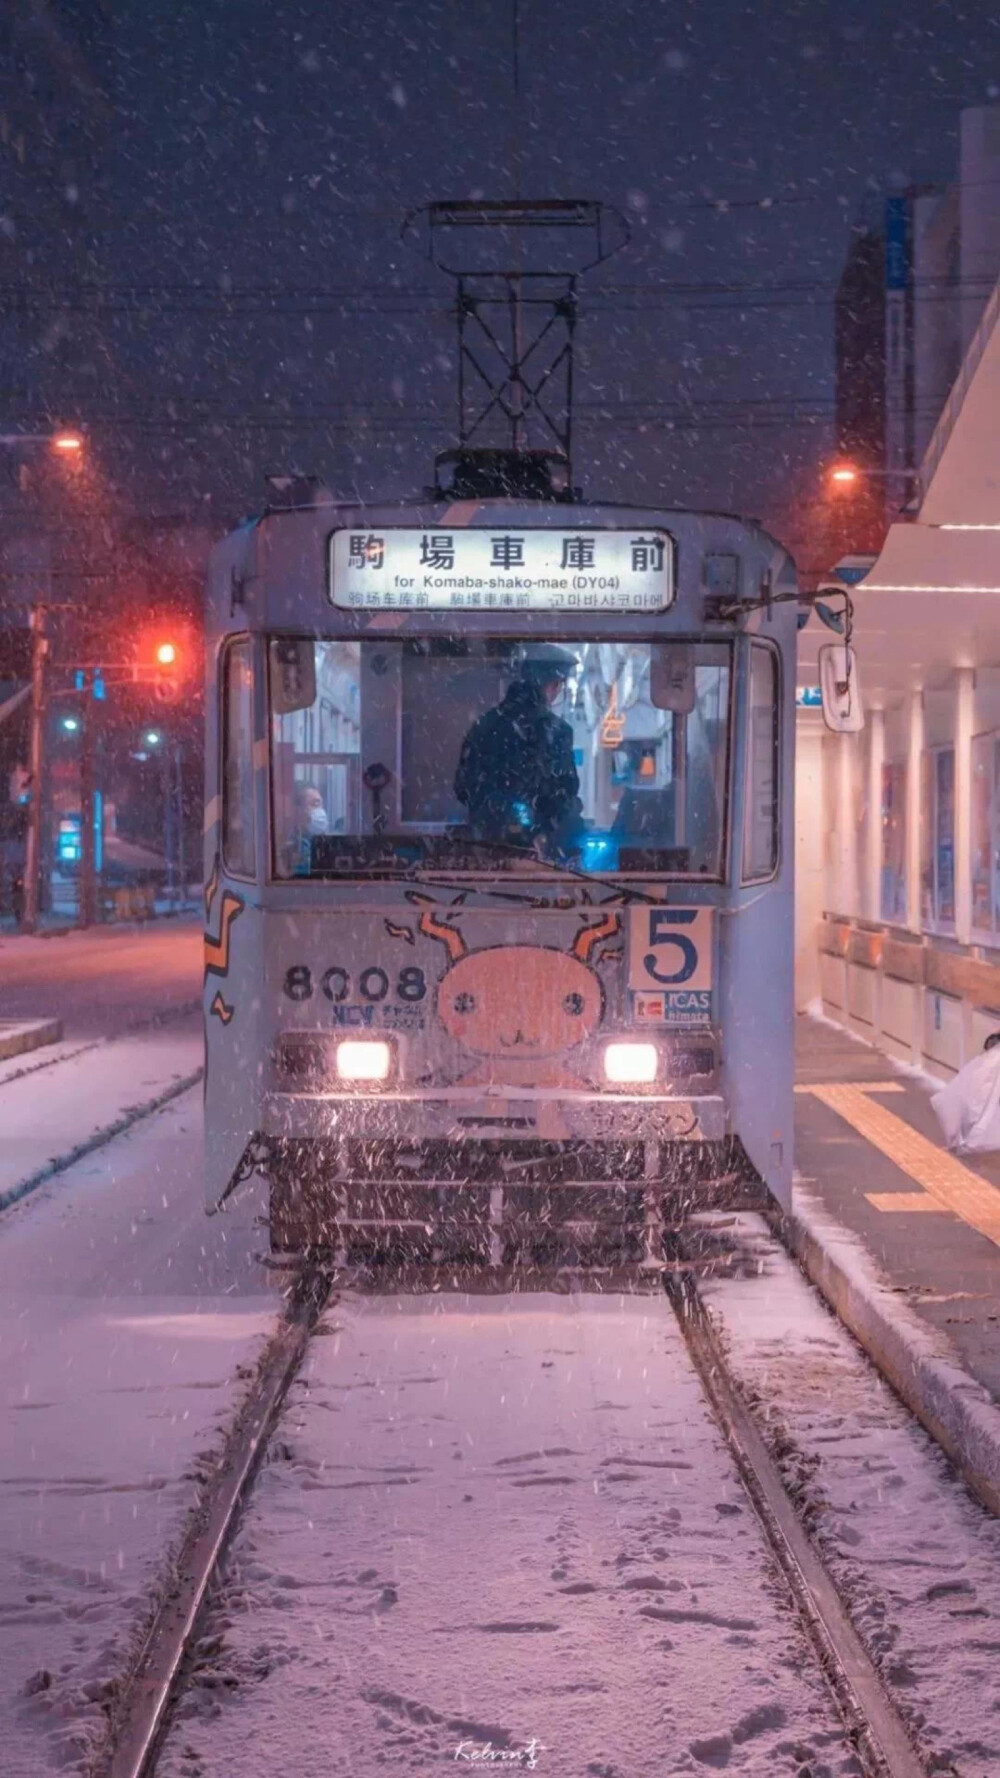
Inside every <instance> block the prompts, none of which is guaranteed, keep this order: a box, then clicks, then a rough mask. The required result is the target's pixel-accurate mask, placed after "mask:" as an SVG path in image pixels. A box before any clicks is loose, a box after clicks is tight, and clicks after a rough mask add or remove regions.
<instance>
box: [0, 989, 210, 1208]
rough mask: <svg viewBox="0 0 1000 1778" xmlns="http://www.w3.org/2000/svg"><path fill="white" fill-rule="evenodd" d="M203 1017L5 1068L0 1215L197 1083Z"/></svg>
mask: <svg viewBox="0 0 1000 1778" xmlns="http://www.w3.org/2000/svg"><path fill="white" fill-rule="evenodd" d="M202 1049H203V1046H202V1034H201V1015H200V1014H198V1013H189V1014H188V1015H186V1017H184V1018H180V1019H177V1020H175V1021H172V1022H171V1023H169V1024H166V1025H162V1026H151V1027H149V1028H148V1029H146V1030H144V1031H136V1032H133V1033H132V1034H131V1036H129V1037H120V1038H116V1039H113V1040H111V1041H109V1042H106V1043H96V1044H94V1045H93V1046H91V1047H89V1048H85V1049H81V1050H80V1051H79V1052H78V1053H75V1054H74V1053H70V1054H68V1055H63V1056H60V1057H53V1058H51V1059H50V1060H49V1059H47V1058H46V1057H45V1054H44V1052H32V1053H31V1054H30V1055H28V1056H19V1057H16V1058H13V1059H12V1060H11V1061H10V1062H7V1063H6V1064H4V1066H3V1068H2V1069H0V1209H3V1208H5V1207H6V1206H7V1205H8V1204H9V1203H12V1202H13V1201H14V1200H15V1198H17V1197H18V1195H20V1194H22V1193H23V1192H24V1191H25V1190H26V1189H28V1188H30V1187H31V1186H32V1185H33V1184H34V1183H36V1182H37V1181H39V1180H40V1179H41V1178H43V1177H44V1176H45V1175H46V1174H47V1173H48V1172H51V1171H53V1170H54V1169H55V1168H57V1167H58V1166H59V1165H60V1164H65V1162H66V1161H67V1159H72V1158H74V1157H75V1155H77V1154H78V1153H80V1152H81V1151H82V1150H84V1149H86V1148H87V1147H89V1146H90V1145H92V1144H93V1143H94V1142H95V1140H97V1139H99V1138H100V1137H101V1135H102V1133H106V1132H113V1131H116V1130H118V1129H120V1128H122V1127H123V1126H124V1125H125V1124H127V1123H128V1122H129V1121H130V1120H131V1119H132V1118H133V1117H134V1115H135V1113H136V1111H137V1110H138V1109H139V1108H141V1107H145V1106H148V1105H150V1104H152V1103H154V1102H157V1101H162V1100H163V1099H164V1097H165V1096H167V1095H168V1094H170V1093H172V1092H176V1091H178V1090H180V1089H182V1087H183V1086H184V1085H185V1084H186V1085H188V1086H190V1085H191V1084H193V1082H194V1081H195V1080H196V1079H197V1078H198V1074H199V1071H200V1069H201V1065H202Z"/></svg>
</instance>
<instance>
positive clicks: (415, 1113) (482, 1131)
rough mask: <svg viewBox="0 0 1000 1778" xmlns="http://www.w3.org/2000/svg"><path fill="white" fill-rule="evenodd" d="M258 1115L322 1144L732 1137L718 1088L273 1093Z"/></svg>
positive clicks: (281, 1133) (277, 1131) (279, 1133)
mask: <svg viewBox="0 0 1000 1778" xmlns="http://www.w3.org/2000/svg"><path fill="white" fill-rule="evenodd" d="M263 1111H264V1118H263V1125H264V1127H263V1134H264V1135H265V1136H268V1137H275V1138H278V1139H282V1138H285V1139H293V1140H309V1139H312V1140H315V1141H321V1142H322V1141H325V1142H329V1141H331V1140H334V1141H339V1140H345V1139H346V1140H350V1141H354V1142H359V1141H360V1142H365V1141H370V1142H376V1143H378V1142H386V1141H393V1140H395V1141H407V1142H420V1141H432V1142H450V1143H454V1144H461V1143H463V1142H480V1141H482V1140H484V1139H485V1140H490V1139H497V1138H502V1139H505V1140H508V1141H511V1142H516V1141H517V1140H518V1139H521V1140H525V1141H530V1140H538V1139H541V1140H544V1141H546V1142H555V1143H560V1142H565V1143H571V1144H578V1143H581V1142H582V1143H588V1142H594V1141H609V1140H610V1141H612V1142H615V1143H639V1142H641V1143H646V1144H652V1143H663V1142H666V1143H675V1142H720V1141H723V1140H724V1139H725V1138H726V1137H727V1136H728V1135H729V1134H730V1127H729V1119H728V1115H727V1110H726V1104H725V1101H724V1099H723V1098H722V1096H721V1094H718V1093H705V1094H683V1095H677V1094H652V1093H648V1092H645V1093H636V1094H628V1093H613V1094H612V1093H588V1092H579V1093H561V1094H552V1093H546V1092H544V1091H542V1090H538V1089H536V1090H534V1091H528V1090H527V1089H524V1088H521V1089H517V1090H506V1091H505V1090H503V1089H498V1090H497V1091H495V1092H490V1093H487V1094H484V1093H483V1092H482V1091H481V1090H474V1091H466V1092H465V1093H463V1092H462V1091H461V1089H459V1090H458V1091H456V1090H454V1089H453V1090H452V1091H451V1092H448V1093H442V1092H440V1091H437V1092H435V1091H428V1090H426V1089H425V1090H423V1091H419V1090H417V1091H407V1092H394V1091H392V1090H391V1089H390V1090H381V1091H379V1092H374V1093H361V1092H355V1093H345V1092H315V1093H305V1092H294V1093H280V1092H271V1093H268V1094H267V1095H266V1096H265V1099H264V1107H263Z"/></svg>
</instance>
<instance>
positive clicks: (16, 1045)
mask: <svg viewBox="0 0 1000 1778" xmlns="http://www.w3.org/2000/svg"><path fill="white" fill-rule="evenodd" d="M62 1034H63V1026H62V1019H0V1062H10V1061H12V1060H13V1058H14V1057H15V1056H24V1055H28V1054H30V1052H31V1051H32V1050H38V1049H42V1048H43V1047H44V1046H45V1044H47V1043H61V1042H62Z"/></svg>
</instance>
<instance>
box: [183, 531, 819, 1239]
mask: <svg viewBox="0 0 1000 1778" xmlns="http://www.w3.org/2000/svg"><path fill="white" fill-rule="evenodd" d="M779 588H780V589H784V590H785V591H786V592H787V591H788V590H790V589H791V590H793V589H794V577H793V570H792V566H791V563H790V561H789V559H788V557H787V556H786V555H785V553H784V551H782V550H781V549H780V547H779V546H778V545H777V544H775V543H774V542H773V540H772V539H770V538H769V537H767V536H766V535H765V534H764V533H763V532H761V531H760V530H759V529H758V528H757V527H755V526H753V525H750V524H745V523H743V522H741V521H739V520H737V519H734V518H730V517H726V516H720V515H711V514H709V515H705V514H692V513H679V512H672V511H670V512H667V511H663V512H658V511H653V510H645V511H643V510H632V509H627V508H621V507H614V506H600V505H591V506H573V507H567V506H564V505H558V504H554V503H552V502H551V501H550V502H548V503H545V502H542V501H530V502H529V501H523V500H511V499H494V500H465V501H455V500H452V501H450V502H449V501H446V500H445V501H441V502H437V503H433V504H428V505H427V506H425V507H423V508H414V507H412V506H411V507H387V508H382V509H367V510H360V509H359V510H350V509H345V508H342V507H336V506H334V505H332V504H328V505H324V504H322V503H318V504H316V505H314V506H311V507H309V508H308V509H305V510H296V511H289V512H278V513H273V514H270V515H268V516H267V517H265V518H264V519H263V520H261V521H260V522H259V523H257V524H256V525H255V526H253V527H248V528H247V529H245V530H244V531H243V532H241V533H237V534H236V535H235V537H234V538H232V539H230V540H229V541H228V542H227V543H226V544H225V545H223V546H222V547H221V548H220V551H219V552H217V556H216V559H215V563H214V567H213V571H212V580H211V588H210V606H211V613H212V623H213V630H214V636H213V644H214V645H213V649H212V663H211V667H210V680H211V684H210V690H211V691H212V692H213V693H215V694H216V707H217V710H218V718H217V727H216V728H215V730H214V732H212V733H211V734H210V749H209V753H210V758H213V759H217V760H218V768H217V769H218V773H219V781H218V785H217V787H216V788H217V792H218V794H217V796H216V797H215V800H214V802H213V801H210V805H209V824H208V830H207V834H208V838H207V853H206V863H207V877H208V882H209V891H210V894H209V898H208V900H209V934H208V941H207V974H206V1027H207V1032H208V1087H207V1094H206V1106H207V1122H208V1156H209V1168H208V1173H209V1201H210V1203H212V1204H215V1203H217V1202H218V1201H219V1200H220V1199H221V1198H222V1197H223V1196H224V1195H225V1193H226V1192H227V1190H228V1189H230V1188H231V1185H232V1183H233V1181H234V1179H237V1178H238V1177H240V1174H241V1172H242V1173H245V1172H246V1171H247V1170H248V1168H249V1166H250V1165H251V1164H253V1163H256V1164H258V1165H260V1166H261V1167H262V1168H263V1169H264V1170H265V1171H266V1173H267V1175H268V1177H269V1180H270V1192H271V1237H272V1244H273V1246H274V1247H275V1248H277V1249H281V1250H289V1249H292V1250H296V1251H297V1250H301V1249H303V1248H305V1247H317V1246H319V1247H322V1248H324V1249H327V1250H331V1251H334V1252H339V1253H342V1254H346V1255H348V1256H351V1255H357V1254H358V1253H360V1252H368V1251H371V1249H372V1247H373V1246H374V1247H376V1248H379V1249H385V1248H386V1246H388V1247H389V1248H390V1249H395V1250H398V1251H402V1252H404V1253H414V1252H415V1253H420V1254H422V1253H425V1252H430V1253H433V1254H435V1255H438V1256H442V1257H446V1258H456V1259H457V1258H462V1257H476V1258H479V1259H490V1260H492V1261H493V1262H498V1261H500V1262H510V1261H513V1260H515V1259H517V1258H519V1257H520V1258H524V1257H528V1256H542V1257H545V1258H551V1256H552V1252H553V1250H558V1252H559V1253H560V1254H561V1255H569V1256H570V1257H574V1256H576V1257H579V1258H581V1259H583V1258H586V1257H590V1256H591V1254H592V1252H593V1249H594V1246H595V1244H596V1245H597V1246H599V1248H600V1251H601V1253H602V1255H607V1254H608V1252H609V1251H610V1252H611V1254H612V1256H619V1257H621V1258H622V1259H626V1260H634V1259H637V1258H641V1257H642V1256H643V1255H644V1254H646V1255H650V1254H652V1253H653V1251H654V1245H655V1232H656V1229H657V1228H658V1226H659V1225H660V1223H661V1221H662V1219H663V1218H664V1216H665V1217H666V1218H667V1219H668V1220H671V1219H673V1218H674V1216H675V1215H676V1214H678V1213H679V1212H685V1213H686V1212H687V1211H689V1210H690V1209H691V1208H692V1207H694V1208H697V1207H699V1206H703V1205H708V1204H711V1203H717V1202H720V1201H725V1200H726V1199H727V1198H729V1199H731V1197H732V1193H733V1191H734V1190H738V1191H740V1192H744V1191H746V1190H747V1189H748V1187H751V1186H752V1184H753V1182H757V1183H758V1185H759V1183H760V1182H763V1184H764V1185H765V1186H766V1187H767V1188H768V1189H769V1190H770V1191H771V1192H772V1193H773V1194H774V1195H775V1196H776V1197H777V1198H778V1199H779V1200H781V1201H783V1202H787V1200H788V1195H789V1189H790V1178H791V1159H792V1157H791V1125H792V1058H791V1041H792V1039H791V1032H792V1017H791V1013H792V942H791V933H792V858H791V845H790V834H791V804H790V798H791V771H790V755H791V749H792V745H793V733H794V727H793V707H792V700H793V696H794V692H793V686H794V672H793V664H794V645H795V608H794V604H793V603H783V602H781V601H780V600H777V601H775V600H774V597H773V595H774V594H775V592H776V591H777V590H778V589H779ZM209 701H210V703H212V701H213V700H212V699H211V698H210V700H209ZM223 963H224V965H225V967H224V969H223V967H222V964H223Z"/></svg>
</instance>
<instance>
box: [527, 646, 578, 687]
mask: <svg viewBox="0 0 1000 1778" xmlns="http://www.w3.org/2000/svg"><path fill="white" fill-rule="evenodd" d="M517 665H518V672H519V673H521V674H522V675H524V677H525V678H528V677H530V678H532V679H542V680H545V679H568V678H569V676H570V674H571V673H575V672H576V669H577V666H578V665H579V662H578V661H577V658H576V655H575V654H570V652H569V650H568V649H567V648H559V647H558V645H557V644H556V643H555V642H530V643H529V644H528V645H527V647H526V648H524V649H522V651H521V656H520V659H519V661H518V663H517Z"/></svg>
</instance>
